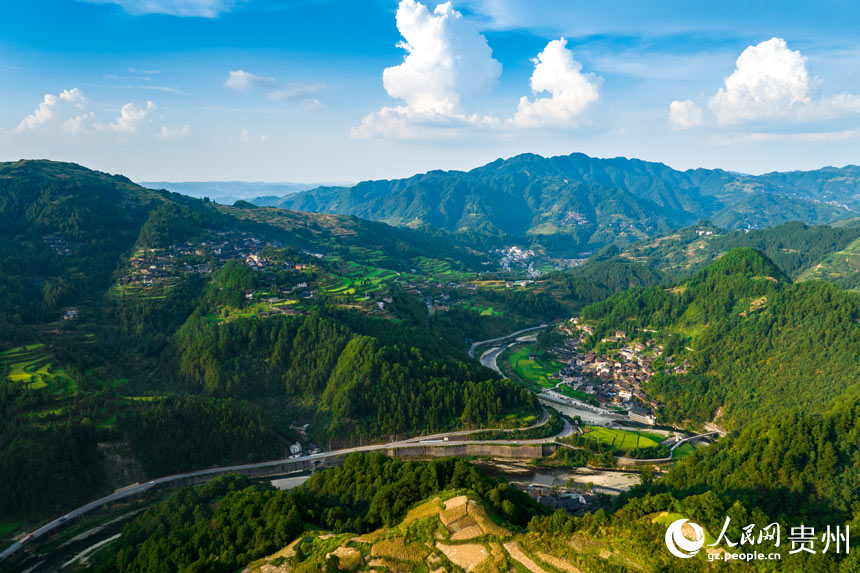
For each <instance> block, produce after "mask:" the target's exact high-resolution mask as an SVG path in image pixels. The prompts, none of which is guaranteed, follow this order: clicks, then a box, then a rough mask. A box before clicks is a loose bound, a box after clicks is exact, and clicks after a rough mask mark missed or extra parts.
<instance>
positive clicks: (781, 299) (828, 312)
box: [583, 248, 860, 428]
mask: <svg viewBox="0 0 860 573" xmlns="http://www.w3.org/2000/svg"><path fill="white" fill-rule="evenodd" d="M583 317H584V318H585V319H586V320H588V321H591V322H593V324H594V325H595V329H596V330H595V335H594V343H596V342H597V341H598V340H600V338H602V337H603V336H605V333H607V332H610V331H614V330H616V329H618V330H625V331H627V332H631V333H634V332H635V333H637V334H636V336H646V337H651V336H654V337H657V338H658V339H659V340H662V341H663V343H664V344H665V346H666V356H667V357H668V356H670V355H671V356H672V357H673V359H674V360H675V363H679V362H680V361H682V360H683V361H686V362H687V363H688V364H689V368H688V369H687V371H686V372H685V373H681V374H659V373H658V374H656V375H655V376H654V377H653V378H652V379H651V380H650V381H649V383H648V384H647V388H646V389H647V390H648V392H649V394H650V395H652V396H654V397H655V398H657V399H658V400H660V401H661V402H663V404H664V406H663V407H662V408H661V409H660V416H662V419H663V420H664V421H666V422H671V423H684V422H685V421H693V422H697V423H701V422H705V421H709V420H712V419H713V418H714V416H717V415H718V414H719V417H718V422H719V423H721V424H724V425H725V426H727V427H729V428H740V427H744V426H745V425H747V424H749V423H752V422H753V421H755V420H756V419H764V418H768V417H770V416H776V415H780V414H784V413H787V412H790V411H793V410H795V409H797V408H802V409H804V410H805V411H807V412H820V413H824V412H827V411H829V410H830V409H831V408H833V407H835V406H837V405H839V404H842V403H846V402H850V401H851V400H855V399H857V397H858V396H860V386H858V385H857V382H856V381H857V379H858V376H860V357H858V354H857V352H856V349H857V348H858V345H860V325H858V317H860V296H858V295H857V294H855V293H851V292H846V291H843V290H841V289H839V288H837V287H835V286H834V285H831V284H827V283H824V282H820V281H810V282H804V283H792V282H791V281H790V279H789V278H788V277H787V276H786V275H785V273H783V272H782V270H780V269H779V268H778V267H777V266H776V265H775V264H774V263H773V262H772V261H770V259H768V258H767V257H766V256H765V255H764V254H763V253H761V252H760V251H756V250H753V249H750V248H739V249H735V250H732V251H731V252H729V253H728V254H727V255H725V256H723V257H722V258H720V259H719V260H717V261H715V262H714V263H712V264H711V265H709V266H707V267H705V268H704V269H703V270H702V271H700V272H699V273H698V274H696V275H695V276H694V277H693V278H691V279H689V280H687V281H684V282H682V283H680V284H677V285H676V286H675V287H674V288H670V289H666V288H662V287H652V288H648V289H631V290H629V291H626V292H623V293H620V294H617V295H613V296H612V297H610V298H608V299H607V300H605V301H603V302H600V303H597V304H595V305H592V306H589V307H586V309H585V310H584V311H583Z"/></svg>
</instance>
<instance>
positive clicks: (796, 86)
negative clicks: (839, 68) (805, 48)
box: [710, 38, 810, 124]
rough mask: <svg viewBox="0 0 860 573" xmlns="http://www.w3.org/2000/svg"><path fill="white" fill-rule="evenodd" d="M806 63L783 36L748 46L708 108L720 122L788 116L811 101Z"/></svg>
mask: <svg viewBox="0 0 860 573" xmlns="http://www.w3.org/2000/svg"><path fill="white" fill-rule="evenodd" d="M806 64H807V60H806V57H805V56H803V55H801V53H800V52H799V51H792V50H790V49H789V48H788V45H787V44H786V41H785V40H783V39H782V38H771V39H770V40H767V41H766V42H761V43H759V44H757V45H755V46H749V47H747V48H746V49H745V50H744V51H743V52H742V53H741V55H740V56H739V57H738V59H737V63H736V68H735V71H734V72H732V74H731V75H730V76H729V77H727V78H726V79H725V87H723V88H720V89H719V91H717V93H716V94H715V95H714V96H713V97H712V98H711V101H710V108H711V111H712V112H714V115H715V116H716V117H717V121H718V122H719V123H721V124H731V123H741V122H745V121H751V120H759V119H769V118H775V117H784V116H787V115H790V114H792V113H793V112H796V111H797V110H798V109H800V108H803V107H805V106H806V105H807V104H808V103H809V102H810V97H809V91H810V77H809V71H808V70H807V66H806Z"/></svg>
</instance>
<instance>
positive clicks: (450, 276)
mask: <svg viewBox="0 0 860 573" xmlns="http://www.w3.org/2000/svg"><path fill="white" fill-rule="evenodd" d="M418 268H419V269H421V273H422V274H423V275H425V276H427V277H429V278H431V279H432V280H434V281H436V282H439V283H443V284H447V283H449V282H459V283H464V282H468V281H471V280H472V279H474V278H475V275H474V274H473V273H467V272H464V271H458V270H455V269H452V268H451V263H449V262H448V261H443V260H440V259H428V258H426V257H420V258H419V259H418Z"/></svg>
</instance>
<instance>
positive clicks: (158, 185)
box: [140, 181, 331, 204]
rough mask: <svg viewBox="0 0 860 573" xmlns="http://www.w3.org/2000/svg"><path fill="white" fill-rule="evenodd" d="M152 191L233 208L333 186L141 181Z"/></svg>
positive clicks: (241, 182)
mask: <svg viewBox="0 0 860 573" xmlns="http://www.w3.org/2000/svg"><path fill="white" fill-rule="evenodd" d="M140 185H142V186H144V187H148V188H149V189H167V190H168V191H173V192H174V193H182V194H183V195H188V196H190V197H197V198H198V199H202V198H203V197H209V198H210V199H212V200H213V201H215V202H216V203H222V204H229V203H234V202H236V201H239V200H241V199H245V200H247V199H253V198H255V197H263V198H269V199H272V200H275V199H276V198H281V197H284V196H287V195H291V194H293V193H298V192H299V191H307V190H309V189H314V188H316V187H319V186H320V185H331V183H291V182H288V181H285V182H276V183H266V182H262V181H141V182H140Z"/></svg>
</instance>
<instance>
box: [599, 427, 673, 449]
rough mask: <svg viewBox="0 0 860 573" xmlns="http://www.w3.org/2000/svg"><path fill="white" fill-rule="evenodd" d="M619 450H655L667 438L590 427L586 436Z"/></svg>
mask: <svg viewBox="0 0 860 573" xmlns="http://www.w3.org/2000/svg"><path fill="white" fill-rule="evenodd" d="M584 437H585V438H586V439H590V440H594V441H597V442H600V443H602V444H606V445H607V446H609V447H611V448H613V449H617V450H635V449H637V448H655V447H657V446H659V445H660V442H662V441H663V440H664V439H665V438H664V437H663V436H660V435H657V434H648V433H646V432H629V431H627V430H612V429H609V428H604V427H601V426H590V427H589V428H588V431H587V432H586V433H585V436H584Z"/></svg>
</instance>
